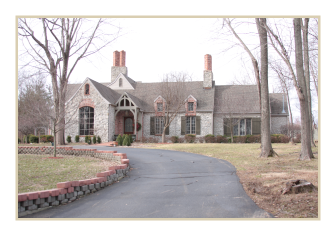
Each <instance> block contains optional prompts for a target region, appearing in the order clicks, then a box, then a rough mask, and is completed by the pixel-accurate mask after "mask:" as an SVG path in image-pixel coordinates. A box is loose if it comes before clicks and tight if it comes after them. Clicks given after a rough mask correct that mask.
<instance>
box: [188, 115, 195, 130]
mask: <svg viewBox="0 0 336 236" xmlns="http://www.w3.org/2000/svg"><path fill="white" fill-rule="evenodd" d="M186 134H196V116H187V117H186Z"/></svg>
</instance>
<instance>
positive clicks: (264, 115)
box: [256, 18, 276, 157]
mask: <svg viewBox="0 0 336 236" xmlns="http://www.w3.org/2000/svg"><path fill="white" fill-rule="evenodd" d="M256 24H257V28H258V33H259V38H260V62H261V65H260V84H261V89H260V94H261V101H260V104H261V134H262V135H261V153H260V157H269V156H274V155H276V153H275V152H274V150H273V148H272V143H271V117H270V104H269V92H268V44H267V30H266V18H260V19H259V18H256Z"/></svg>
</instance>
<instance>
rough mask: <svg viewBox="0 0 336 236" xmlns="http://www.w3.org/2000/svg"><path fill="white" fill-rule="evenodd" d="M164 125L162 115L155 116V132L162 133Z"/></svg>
mask: <svg viewBox="0 0 336 236" xmlns="http://www.w3.org/2000/svg"><path fill="white" fill-rule="evenodd" d="M163 127H164V117H163V116H158V117H155V134H162V132H163Z"/></svg>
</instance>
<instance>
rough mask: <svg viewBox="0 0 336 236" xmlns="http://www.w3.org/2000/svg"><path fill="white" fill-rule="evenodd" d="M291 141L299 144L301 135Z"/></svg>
mask: <svg viewBox="0 0 336 236" xmlns="http://www.w3.org/2000/svg"><path fill="white" fill-rule="evenodd" d="M293 141H294V143H301V134H296V136H295V138H294V139H293Z"/></svg>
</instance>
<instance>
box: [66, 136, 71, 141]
mask: <svg viewBox="0 0 336 236" xmlns="http://www.w3.org/2000/svg"><path fill="white" fill-rule="evenodd" d="M67 142H68V143H71V136H70V135H68V137H67Z"/></svg>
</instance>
